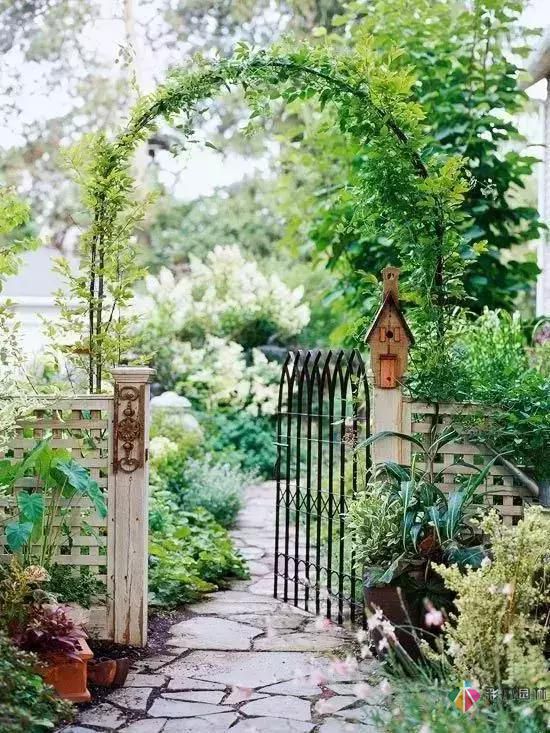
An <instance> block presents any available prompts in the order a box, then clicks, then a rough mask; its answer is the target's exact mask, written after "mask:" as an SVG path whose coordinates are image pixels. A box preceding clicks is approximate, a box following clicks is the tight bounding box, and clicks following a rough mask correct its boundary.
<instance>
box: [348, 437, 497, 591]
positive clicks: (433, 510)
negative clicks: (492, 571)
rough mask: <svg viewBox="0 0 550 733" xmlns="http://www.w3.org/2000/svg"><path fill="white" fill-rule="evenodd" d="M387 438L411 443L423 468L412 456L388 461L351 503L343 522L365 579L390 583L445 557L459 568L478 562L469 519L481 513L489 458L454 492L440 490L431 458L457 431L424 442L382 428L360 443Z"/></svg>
mask: <svg viewBox="0 0 550 733" xmlns="http://www.w3.org/2000/svg"><path fill="white" fill-rule="evenodd" d="M388 437H399V438H400V439H402V440H408V441H409V442H411V443H413V444H414V446H415V448H416V449H417V450H419V451H420V452H421V454H422V456H421V457H422V460H423V462H424V466H423V467H422V468H417V460H416V456H415V458H414V459H413V462H412V465H411V466H410V467H408V466H407V467H404V466H400V465H398V464H396V463H393V462H390V461H386V462H384V463H382V464H381V465H379V466H377V467H376V470H375V472H374V476H373V478H372V479H371V481H369V483H368V484H367V486H366V487H365V489H364V491H362V492H361V493H360V494H358V496H357V497H356V498H355V499H353V500H352V501H351V503H350V507H349V511H348V514H347V515H346V522H347V525H348V529H349V531H350V532H351V535H352V540H353V543H354V545H355V547H356V553H357V558H358V560H359V561H362V562H363V563H364V564H365V566H366V569H367V570H368V571H369V582H370V583H371V584H373V585H377V584H384V583H390V582H391V581H392V580H393V579H394V578H396V577H397V576H399V575H400V574H401V573H402V572H403V571H404V570H406V569H407V568H408V567H409V566H410V564H411V563H414V562H421V563H424V564H425V563H427V562H430V561H434V560H444V561H445V562H452V563H457V564H458V565H459V566H460V567H467V566H474V567H476V566H479V564H480V563H481V561H482V559H483V557H484V556H485V549H484V547H483V546H482V545H480V544H479V540H480V536H479V533H478V532H476V531H475V529H474V527H473V526H472V520H473V519H474V518H476V517H478V516H480V515H481V514H482V513H483V512H484V508H483V507H482V506H481V503H482V495H481V493H480V491H479V489H480V487H481V486H482V485H483V484H484V483H485V482H486V479H487V475H488V473H489V470H490V468H491V466H492V465H493V462H490V463H488V464H487V465H486V466H485V467H484V468H483V470H482V469H478V472H477V474H473V475H469V476H467V477H462V482H461V484H460V485H459V486H458V487H457V488H456V489H455V490H454V491H452V492H451V493H450V494H444V493H443V492H442V491H441V489H439V487H438V486H437V485H436V483H435V482H436V480H437V475H436V474H434V462H435V459H436V456H437V455H438V453H439V452H440V451H443V450H444V447H445V445H447V444H448V443H450V442H452V441H453V440H456V438H457V437H458V436H457V433H456V432H455V431H454V430H446V431H444V432H443V433H442V434H441V435H435V434H434V435H432V436H431V443H430V445H429V446H426V445H425V444H424V442H423V441H422V440H421V439H420V438H417V437H416V436H407V435H404V434H402V433H394V432H391V431H385V432H381V433H377V434H376V435H374V436H372V437H371V438H369V439H368V440H366V441H365V442H364V445H369V444H371V443H374V442H376V441H377V440H383V439H385V438H388Z"/></svg>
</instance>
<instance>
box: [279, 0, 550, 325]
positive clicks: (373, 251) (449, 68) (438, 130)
mask: <svg viewBox="0 0 550 733" xmlns="http://www.w3.org/2000/svg"><path fill="white" fill-rule="evenodd" d="M522 7H523V3H522V2H519V1H518V0H479V1H478V2H475V3H471V4H462V5H458V4H457V3H453V2H448V1H447V0H419V2H415V3H413V4H411V3H409V2H408V1H407V0H372V1H371V0H369V2H366V1H365V0H363V1H362V2H357V3H350V4H349V6H348V8H347V10H346V12H345V13H344V14H342V15H340V16H337V23H335V25H334V26H333V29H334V33H332V34H330V35H328V36H326V37H325V38H324V39H323V41H322V43H323V44H328V45H329V46H330V48H331V50H332V53H334V54H338V53H341V54H343V55H344V56H345V55H347V54H349V47H350V43H351V44H353V43H355V44H356V49H357V50H359V49H361V48H362V47H363V44H364V38H365V36H368V37H369V43H370V52H371V53H373V54H374V55H376V56H377V57H378V58H379V59H380V61H381V62H382V59H383V58H384V57H391V64H390V65H389V69H390V71H391V73H392V81H393V83H394V84H402V85H403V86H404V85H406V84H407V79H410V77H411V75H414V77H415V82H414V83H413V84H411V86H410V99H411V102H412V101H414V102H417V103H418V104H419V105H420V107H421V108H422V110H423V118H422V119H420V120H419V125H420V127H421V129H422V133H423V134H424V135H425V136H426V140H425V145H426V149H427V150H429V151H430V152H429V156H430V157H433V156H435V157H437V156H438V154H443V155H444V156H453V155H457V156H459V157H460V158H461V160H462V161H463V165H464V168H465V173H466V177H467V180H468V187H467V189H466V190H465V191H464V196H465V200H464V204H463V206H462V211H463V212H464V214H465V216H464V218H463V220H462V221H460V222H456V225H457V227H458V229H459V230H460V234H461V241H460V244H458V246H457V252H458V254H459V256H460V258H461V259H463V260H464V261H466V262H469V263H470V266H469V267H468V268H467V269H466V270H465V272H464V274H463V281H464V291H465V293H466V294H467V295H468V296H470V298H471V300H470V307H471V308H473V309H475V310H478V309H481V308H483V307H484V306H489V307H491V308H494V307H505V308H510V307H511V306H512V304H513V303H514V301H515V299H516V297H517V295H518V293H521V292H526V291H528V290H529V289H530V288H531V287H532V283H533V280H534V278H535V275H536V272H537V267H536V264H535V262H534V260H533V259H532V258H529V259H526V258H525V256H524V255H522V254H521V253H520V252H518V251H517V250H518V248H519V247H520V246H521V245H522V244H524V243H526V242H529V241H530V240H534V239H537V238H538V234H539V231H540V228H541V223H540V221H539V219H538V215H537V211H536V208H535V206H534V205H533V203H532V202H531V201H529V200H528V199H527V196H526V194H524V193H523V191H522V189H524V188H525V182H526V180H527V179H528V178H529V177H530V176H531V174H532V172H533V168H534V164H535V162H536V159H535V158H534V157H532V156H530V155H526V154H525V153H524V152H523V151H522V150H521V146H522V145H523V141H522V139H521V136H520V135H519V133H518V130H517V126H516V123H515V122H514V118H515V116H516V115H517V113H518V112H519V111H520V110H521V109H523V108H524V107H525V105H526V103H527V97H526V95H525V93H524V92H523V91H521V89H520V87H519V85H518V83H517V77H518V64H521V61H518V59H521V58H522V57H525V55H526V53H528V46H527V44H526V43H525V39H526V36H528V32H527V31H526V30H525V29H518V28H516V24H517V20H518V16H519V14H520V13H521V10H522ZM342 31H345V33H342ZM518 39H519V40H518ZM396 45H398V48H399V50H397V51H396V50H395V49H396ZM513 59H515V60H513ZM376 91H377V93H378V89H376ZM385 94H386V89H384V90H383V91H381V92H380V98H382V99H387V97H386V96H385ZM294 111H295V112H296V113H297V118H295V120H296V121H295V122H294V124H293V125H292V126H291V127H290V129H289V130H288V131H287V133H286V136H287V145H286V149H285V148H284V152H283V160H284V164H283V166H284V168H286V169H289V170H291V171H292V172H293V175H292V176H285V178H284V181H283V182H282V183H283V186H284V187H285V188H286V189H287V194H286V197H287V203H286V205H285V213H287V215H288V216H289V217H290V227H289V232H288V235H287V238H288V239H290V240H294V241H308V240H309V242H310V243H311V247H313V248H314V251H316V252H321V253H323V254H325V255H328V258H329V263H330V265H331V266H332V267H333V268H335V269H336V270H337V272H338V273H339V275H340V280H341V287H340V290H339V293H340V295H342V296H344V297H345V299H346V301H347V302H348V303H349V304H351V305H353V306H355V308H356V309H357V310H358V312H359V313H365V312H366V313H369V311H370V309H371V308H372V307H373V305H374V303H373V300H374V299H373V297H372V295H373V293H372V288H371V286H370V280H369V277H372V275H373V274H378V272H379V271H380V269H381V268H382V267H384V266H385V265H387V264H388V263H391V264H402V265H404V266H405V267H407V268H409V267H410V254H409V252H407V251H406V250H405V249H404V247H403V243H402V241H401V237H402V236H403V233H402V232H399V231H392V230H391V229H388V227H385V226H378V227H374V226H365V225H364V223H363V219H365V218H366V216H365V214H364V213H363V212H362V211H360V212H357V211H356V198H355V196H354V195H353V194H352V195H350V191H349V185H350V182H351V183H352V185H353V186H357V185H358V184H359V182H360V181H361V180H362V179H364V178H369V177H370V171H372V170H373V166H374V169H377V168H378V166H379V158H380V157H382V158H384V160H385V162H386V163H387V164H388V167H389V168H393V166H394V160H393V157H392V155H391V154H390V155H389V157H387V158H386V157H385V156H384V155H383V154H381V153H380V151H379V149H378V148H377V146H376V145H374V146H371V145H364V144H363V142H362V141H361V140H358V139H354V138H351V139H349V138H346V137H342V135H341V130H339V129H338V124H337V120H335V116H334V114H333V112H332V110H331V109H330V106H329V107H328V109H327V110H325V111H324V112H323V113H320V111H319V108H318V107H317V106H315V105H312V104H311V103H310V101H309V100H308V102H307V104H306V105H305V106H304V105H300V106H295V108H294ZM296 141H299V142H300V143H301V144H300V145H299V146H297V145H296ZM376 175H378V178H377V179H374V180H375V182H376V181H377V182H378V184H379V185H382V186H384V187H385V188H386V189H387V194H386V196H387V197H388V198H392V197H394V196H395V193H396V189H397V188H398V186H399V165H398V167H397V170H396V171H395V174H394V173H393V171H388V172H386V173H385V174H382V175H379V174H378V171H377V170H376ZM327 181H330V185H327ZM388 189H389V190H388ZM526 199H527V200H526ZM404 211H405V209H404ZM304 213H305V215H304ZM418 213H419V214H420V211H419V212H418ZM358 214H359V215H358ZM367 214H368V210H367ZM386 215H387V216H388V217H390V216H397V217H398V218H400V217H399V212H398V211H397V210H396V209H394V207H393V206H392V207H391V209H390V208H388V210H387V211H386ZM412 221H413V227H414V226H415V224H414V218H413V220H412ZM381 224H382V222H381ZM412 233H413V232H412V231H411V232H410V234H412ZM418 284H420V289H422V288H424V286H425V285H424V282H422V281H421V282H420V283H417V281H416V279H415V278H414V277H411V278H409V286H410V290H411V292H410V293H409V294H408V296H409V297H412V298H415V297H416V292H417V291H418V289H419V288H418ZM413 302H415V301H414V300H413Z"/></svg>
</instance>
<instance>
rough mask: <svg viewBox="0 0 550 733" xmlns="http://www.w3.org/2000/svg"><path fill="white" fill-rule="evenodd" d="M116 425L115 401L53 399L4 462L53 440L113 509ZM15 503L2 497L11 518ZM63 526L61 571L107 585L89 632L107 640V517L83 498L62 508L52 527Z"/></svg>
mask: <svg viewBox="0 0 550 733" xmlns="http://www.w3.org/2000/svg"><path fill="white" fill-rule="evenodd" d="M112 423H113V398H112V397H105V396H86V397H71V398H62V399H59V398H56V399H55V398H54V399H51V400H48V401H47V404H46V405H45V406H43V409H40V410H35V412H34V415H33V416H32V417H30V418H28V419H25V420H22V421H21V422H20V423H19V425H18V427H17V430H16V435H15V437H14V439H13V440H12V441H11V443H10V445H9V449H8V450H7V451H6V453H5V454H3V455H1V457H2V458H4V457H8V458H14V459H18V458H21V457H22V456H24V455H25V453H26V452H28V451H29V450H31V448H32V447H33V446H34V445H35V444H36V441H37V440H38V439H40V438H43V437H45V436H51V446H52V447H53V448H65V449H67V450H69V451H70V452H71V456H72V458H73V459H74V460H75V461H77V462H78V463H79V464H80V465H82V466H85V467H86V468H88V469H89V471H90V474H91V476H92V477H93V478H94V479H95V481H97V483H98V485H99V486H100V487H101V489H102V490H103V492H104V494H105V499H106V501H107V505H109V499H110V497H109V488H110V483H111V482H110V480H109V477H110V472H111V468H110V467H111V463H112V461H111V450H110V442H111V441H110V436H111V434H112ZM17 486H18V487H19V488H24V487H26V488H28V487H36V480H35V479H33V478H24V479H21V480H20V481H19V482H18V484H17ZM13 503H14V499H13V498H2V497H0V508H2V509H3V510H4V511H5V512H6V513H7V514H8V515H9V514H10V512H11V511H12V510H13ZM61 523H63V524H64V525H66V526H68V527H69V530H68V531H67V532H65V531H63V532H62V533H61V542H60V547H59V551H58V554H57V555H56V556H55V560H54V561H55V562H56V563H57V564H59V565H71V566H76V567H82V566H87V567H88V568H90V569H91V570H92V572H93V573H94V574H95V575H96V576H97V578H98V580H100V581H101V582H102V583H103V586H104V588H105V590H104V592H103V593H102V594H101V595H100V596H99V597H98V598H96V599H95V603H94V606H93V608H92V609H91V612H90V621H89V625H88V628H89V630H90V631H91V632H92V633H96V634H98V635H100V636H106V635H107V636H108V633H107V605H108V599H109V596H110V591H111V588H110V585H111V578H110V575H111V574H110V572H109V570H108V567H109V565H110V558H108V553H109V551H110V548H109V547H108V541H107V540H108V537H107V534H108V532H107V530H108V517H101V516H100V515H99V514H98V513H97V512H96V510H95V508H94V507H93V505H92V502H91V501H90V500H89V499H88V498H87V497H79V498H78V499H74V500H73V501H71V502H70V504H69V503H68V502H67V501H62V502H60V505H59V512H58V516H57V518H56V519H55V520H54V524H55V526H57V527H59V526H60V524H61ZM10 558H11V556H10V554H9V552H8V551H7V546H6V536H5V534H4V532H3V530H2V531H1V532H0V562H9V561H10Z"/></svg>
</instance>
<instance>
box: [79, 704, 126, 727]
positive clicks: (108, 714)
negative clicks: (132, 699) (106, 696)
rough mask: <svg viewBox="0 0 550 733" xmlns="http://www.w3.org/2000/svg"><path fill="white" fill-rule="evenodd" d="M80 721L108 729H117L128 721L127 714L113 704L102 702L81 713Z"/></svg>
mask: <svg viewBox="0 0 550 733" xmlns="http://www.w3.org/2000/svg"><path fill="white" fill-rule="evenodd" d="M79 722H80V723H84V725H86V724H87V725H94V726H96V727H97V728H107V730H117V729H118V728H121V727H122V726H123V725H124V723H125V722H126V716H125V715H124V713H123V712H122V710H119V709H118V708H115V707H114V706H113V705H109V704H108V703H100V704H99V705H96V706H95V707H93V708H90V709H89V710H84V711H83V712H82V713H80V716H79Z"/></svg>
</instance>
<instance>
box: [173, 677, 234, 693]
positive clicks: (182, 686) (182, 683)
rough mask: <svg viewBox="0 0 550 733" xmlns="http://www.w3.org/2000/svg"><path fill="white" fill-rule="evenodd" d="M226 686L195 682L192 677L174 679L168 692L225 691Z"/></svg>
mask: <svg viewBox="0 0 550 733" xmlns="http://www.w3.org/2000/svg"><path fill="white" fill-rule="evenodd" d="M225 689H226V685H223V684H220V683H219V682H205V681H204V680H195V679H192V678H191V677H181V676H176V677H172V679H171V680H170V682H169V683H168V690H170V691H177V690H225Z"/></svg>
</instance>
